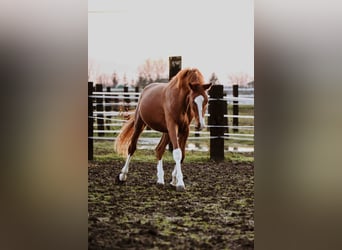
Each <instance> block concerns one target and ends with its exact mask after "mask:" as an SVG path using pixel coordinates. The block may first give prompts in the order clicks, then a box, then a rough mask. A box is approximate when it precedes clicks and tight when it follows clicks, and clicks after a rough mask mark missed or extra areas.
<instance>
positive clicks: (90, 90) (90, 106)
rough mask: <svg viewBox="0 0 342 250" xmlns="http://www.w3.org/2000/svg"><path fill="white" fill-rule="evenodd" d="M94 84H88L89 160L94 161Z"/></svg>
mask: <svg viewBox="0 0 342 250" xmlns="http://www.w3.org/2000/svg"><path fill="white" fill-rule="evenodd" d="M92 95H93V82H88V160H90V161H91V160H93V149H94V140H93V139H92V137H93V130H94V119H93V110H94V109H93V98H92V97H91V96H92Z"/></svg>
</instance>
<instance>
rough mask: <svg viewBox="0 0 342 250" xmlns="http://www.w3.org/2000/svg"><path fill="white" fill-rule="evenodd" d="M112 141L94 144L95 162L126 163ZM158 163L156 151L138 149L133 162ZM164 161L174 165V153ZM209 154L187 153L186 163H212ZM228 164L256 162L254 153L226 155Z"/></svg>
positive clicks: (167, 154) (167, 152) (230, 153)
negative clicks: (115, 149) (115, 150)
mask: <svg viewBox="0 0 342 250" xmlns="http://www.w3.org/2000/svg"><path fill="white" fill-rule="evenodd" d="M113 144H114V143H113V142H112V141H99V142H95V143H94V160H95V161H98V162H110V161H125V157H123V156H121V155H118V154H117V153H116V152H114V146H113ZM156 161H157V159H156V155H155V152H154V150H147V149H138V150H137V151H136V152H135V153H134V156H133V158H132V162H142V163H155V162H156ZM163 161H164V162H166V163H173V162H174V160H173V157H172V153H171V152H169V151H168V150H166V151H165V153H164V156H163ZM210 161H211V160H210V153H209V152H199V151H186V156H185V160H184V162H185V163H187V162H191V163H205V162H210ZM224 161H227V162H237V163H249V162H253V161H254V156H253V154H252V153H233V152H228V153H225V160H224Z"/></svg>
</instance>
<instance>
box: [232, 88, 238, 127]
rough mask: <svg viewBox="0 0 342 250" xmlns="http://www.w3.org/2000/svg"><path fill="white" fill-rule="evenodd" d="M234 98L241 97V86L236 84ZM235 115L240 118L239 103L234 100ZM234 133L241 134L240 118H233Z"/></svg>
mask: <svg viewBox="0 0 342 250" xmlns="http://www.w3.org/2000/svg"><path fill="white" fill-rule="evenodd" d="M233 97H236V98H237V97H239V85H237V84H234V85H233ZM233 115H234V116H235V115H236V116H238V115H239V101H238V100H234V101H233ZM233 126H234V127H233V132H234V133H237V132H239V129H238V128H237V126H239V118H238V117H233Z"/></svg>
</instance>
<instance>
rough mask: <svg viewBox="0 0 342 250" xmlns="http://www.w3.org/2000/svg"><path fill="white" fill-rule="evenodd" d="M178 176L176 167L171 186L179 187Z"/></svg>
mask: <svg viewBox="0 0 342 250" xmlns="http://www.w3.org/2000/svg"><path fill="white" fill-rule="evenodd" d="M176 174H177V168H176V166H175V168H174V169H173V171H172V181H171V183H170V184H171V185H172V186H174V187H175V186H176V185H177V177H176Z"/></svg>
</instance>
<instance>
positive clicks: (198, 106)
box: [194, 95, 205, 129]
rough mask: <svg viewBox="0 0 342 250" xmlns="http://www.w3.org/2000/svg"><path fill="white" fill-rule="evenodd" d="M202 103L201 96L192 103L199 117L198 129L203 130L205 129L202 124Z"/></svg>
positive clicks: (202, 98) (203, 123)
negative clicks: (195, 106) (194, 104)
mask: <svg viewBox="0 0 342 250" xmlns="http://www.w3.org/2000/svg"><path fill="white" fill-rule="evenodd" d="M203 101H204V97H203V96H202V95H199V96H197V97H196V98H195V99H194V102H195V103H196V105H197V110H198V117H199V120H200V124H201V127H200V129H203V128H204V127H205V122H204V118H203V114H202V106H203Z"/></svg>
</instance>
